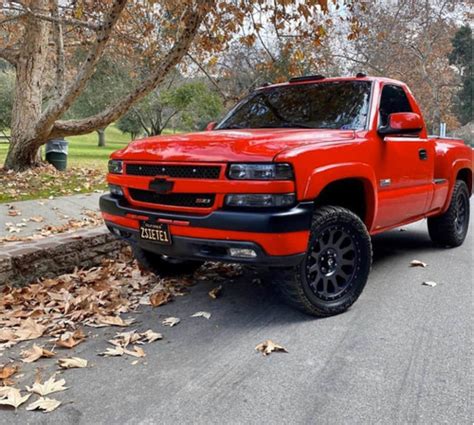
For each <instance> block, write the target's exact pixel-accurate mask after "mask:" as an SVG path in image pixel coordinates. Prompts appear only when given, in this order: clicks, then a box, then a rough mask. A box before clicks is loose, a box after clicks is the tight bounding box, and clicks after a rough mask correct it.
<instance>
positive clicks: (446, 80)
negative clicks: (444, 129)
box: [335, 0, 467, 132]
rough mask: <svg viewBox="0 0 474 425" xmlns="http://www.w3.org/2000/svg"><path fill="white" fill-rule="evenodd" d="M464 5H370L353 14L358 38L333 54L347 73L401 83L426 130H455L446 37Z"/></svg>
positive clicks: (444, 1) (448, 1)
mask: <svg viewBox="0 0 474 425" xmlns="http://www.w3.org/2000/svg"><path fill="white" fill-rule="evenodd" d="M466 10H467V2H459V1H454V0H430V1H413V0H399V1H397V2H389V1H381V2H379V1H377V2H376V1H369V2H365V3H364V4H363V5H357V6H356V7H355V8H354V10H353V18H354V22H353V23H352V25H356V26H358V27H359V36H358V37H356V38H354V39H353V40H351V41H350V42H348V43H343V44H342V45H340V46H339V51H337V50H336V51H335V56H336V57H338V58H339V59H340V60H341V61H342V62H343V63H345V64H346V67H347V69H348V70H349V72H351V73H355V72H357V71H364V72H367V73H370V74H372V75H380V76H384V77H391V78H395V79H399V80H402V81H404V82H405V83H407V84H408V85H409V87H410V88H411V89H412V91H413V92H414V95H415V96H416V98H417V100H418V101H419V103H420V105H421V107H422V110H423V114H424V117H425V119H426V121H427V124H428V127H429V130H430V131H433V132H435V131H437V130H438V129H439V124H440V122H447V123H448V127H451V128H453V127H457V125H458V122H457V119H456V117H455V115H454V114H453V113H452V102H453V94H454V93H455V92H456V91H457V89H458V87H459V83H460V82H459V76H458V74H457V73H456V72H455V70H454V69H453V68H452V67H451V66H450V64H449V59H448V56H449V53H450V52H451V50H452V46H451V38H452V36H453V34H454V32H455V31H456V27H455V25H456V21H457V19H462V17H463V16H464V14H465V12H466Z"/></svg>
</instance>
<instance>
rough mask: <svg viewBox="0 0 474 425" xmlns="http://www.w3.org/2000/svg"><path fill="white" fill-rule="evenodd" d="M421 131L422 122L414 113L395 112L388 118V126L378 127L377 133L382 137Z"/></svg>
mask: <svg viewBox="0 0 474 425" xmlns="http://www.w3.org/2000/svg"><path fill="white" fill-rule="evenodd" d="M422 129H423V120H422V119H421V117H420V115H418V114H415V113H414V112H396V113H394V114H390V115H389V117H388V124H387V125H386V126H383V127H380V128H379V129H378V133H379V134H380V135H382V136H386V135H389V134H406V133H409V134H413V133H419V132H420V131H421V130H422Z"/></svg>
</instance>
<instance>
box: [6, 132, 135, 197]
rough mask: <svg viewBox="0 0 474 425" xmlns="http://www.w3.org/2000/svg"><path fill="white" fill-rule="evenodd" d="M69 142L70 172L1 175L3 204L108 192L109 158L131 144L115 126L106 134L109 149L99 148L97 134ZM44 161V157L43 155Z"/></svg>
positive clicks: (50, 169)
mask: <svg viewBox="0 0 474 425" xmlns="http://www.w3.org/2000/svg"><path fill="white" fill-rule="evenodd" d="M67 140H68V142H69V153H68V169H67V171H66V172H59V171H56V170H54V169H53V168H52V167H51V166H50V167H45V168H39V169H36V170H31V171H27V172H24V173H20V174H11V173H6V172H4V171H1V172H0V203H4V202H11V201H22V200H26V199H40V198H48V197H50V196H54V197H57V196H64V195H71V194H76V193H86V192H92V191H94V190H99V189H105V188H106V183H105V173H106V171H107V161H108V159H109V155H110V154H111V153H112V152H113V151H116V150H117V149H121V148H123V147H125V146H127V144H128V143H129V142H130V136H129V135H127V134H122V132H121V131H120V130H118V129H117V128H116V127H115V126H110V127H108V128H107V130H106V131H105V143H106V147H103V148H99V147H98V146H97V142H98V135H97V133H96V132H94V133H90V134H86V135H84V136H74V137H68V138H67ZM7 149H8V144H7V143H0V168H1V164H3V162H4V161H5V157H6V155H7ZM43 157H44V155H43Z"/></svg>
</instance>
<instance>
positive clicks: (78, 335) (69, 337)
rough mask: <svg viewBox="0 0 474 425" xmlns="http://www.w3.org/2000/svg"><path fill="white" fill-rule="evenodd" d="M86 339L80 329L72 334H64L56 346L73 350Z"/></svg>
mask: <svg viewBox="0 0 474 425" xmlns="http://www.w3.org/2000/svg"><path fill="white" fill-rule="evenodd" d="M85 339H86V335H85V334H84V332H83V331H82V329H77V330H75V331H74V332H72V333H71V332H66V333H64V334H62V335H61V336H60V337H59V338H58V339H57V340H56V345H58V346H59V347H63V348H73V347H75V346H76V345H78V344H80V343H81V342H82V341H84V340H85Z"/></svg>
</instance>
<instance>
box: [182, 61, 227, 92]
mask: <svg viewBox="0 0 474 425" xmlns="http://www.w3.org/2000/svg"><path fill="white" fill-rule="evenodd" d="M186 56H187V57H188V58H189V59H191V61H192V62H194V63H195V64H196V65H197V67H198V68H199V69H200V70H201V71H202V73H203V74H204V75H205V76H206V77H207V79H208V80H209V81H210V82H211V84H212V85H213V86H214V87H215V88H216V89H217V91H218V92H219V93H220V94H221V96H222V97H223V99H224V100H226V99H227V98H228V96H227V95H226V94H225V93H224V91H223V90H222V89H221V88H220V86H219V84H217V81H216V80H215V79H214V78H212V76H211V75H210V74H209V73H208V72H207V71H206V70H205V69H204V67H203V66H202V65H201V64H200V63H199V62H198V61H197V60H196V59H194V58H193V57H192V56H191V55H190V54H189V53H188V54H187V55H186Z"/></svg>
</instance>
